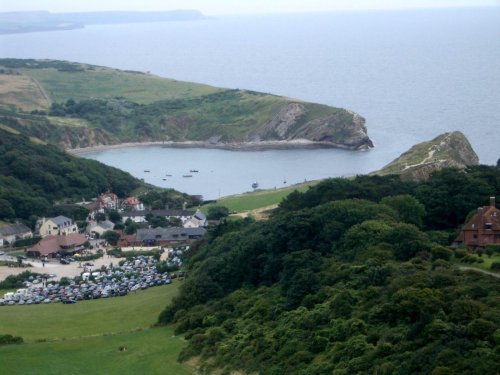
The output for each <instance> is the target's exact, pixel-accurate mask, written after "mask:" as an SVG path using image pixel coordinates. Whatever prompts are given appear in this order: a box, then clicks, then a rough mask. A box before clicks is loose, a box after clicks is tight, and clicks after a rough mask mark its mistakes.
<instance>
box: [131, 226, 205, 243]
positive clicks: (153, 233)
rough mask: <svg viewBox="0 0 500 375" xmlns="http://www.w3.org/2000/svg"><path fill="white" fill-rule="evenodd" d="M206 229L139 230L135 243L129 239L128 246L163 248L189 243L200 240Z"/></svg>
mask: <svg viewBox="0 0 500 375" xmlns="http://www.w3.org/2000/svg"><path fill="white" fill-rule="evenodd" d="M206 232H207V231H206V229H204V228H178V227H171V228H153V229H139V230H138V231H137V234H136V236H135V241H133V242H131V241H130V239H129V243H130V242H131V243H130V244H129V246H142V245H146V246H163V245H169V244H171V243H175V242H191V241H195V240H199V239H200V238H202V237H203V236H204V235H205V233H206Z"/></svg>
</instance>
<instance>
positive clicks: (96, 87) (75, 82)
mask: <svg viewBox="0 0 500 375" xmlns="http://www.w3.org/2000/svg"><path fill="white" fill-rule="evenodd" d="M81 67H82V68H83V69H84V70H82V71H72V72H61V71H59V70H57V69H54V68H43V69H26V68H24V69H19V70H20V71H22V73H24V74H26V75H27V76H29V77H32V78H34V79H36V80H37V81H38V82H39V83H40V85H41V86H42V87H43V89H44V90H45V93H46V94H47V96H48V97H49V98H50V99H51V100H52V101H53V102H65V101H66V100H68V99H74V100H85V99H88V98H112V97H117V96H120V97H124V98H127V99H128V100H130V101H133V102H136V103H140V104H148V103H153V102H155V101H158V100H170V99H185V98H192V97H196V96H200V95H207V94H211V93H214V92H217V91H220V89H217V88H215V87H211V86H208V85H202V84H197V83H189V82H180V81H176V80H173V79H167V78H162V77H158V76H155V75H152V74H146V73H143V72H135V73H134V72H127V71H120V70H117V69H111V68H101V67H95V66H87V65H85V64H81Z"/></svg>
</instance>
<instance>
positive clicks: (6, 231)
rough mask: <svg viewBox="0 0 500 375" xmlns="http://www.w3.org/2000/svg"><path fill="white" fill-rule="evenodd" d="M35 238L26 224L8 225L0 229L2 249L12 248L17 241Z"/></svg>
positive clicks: (0, 245)
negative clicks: (5, 247) (3, 247)
mask: <svg viewBox="0 0 500 375" xmlns="http://www.w3.org/2000/svg"><path fill="white" fill-rule="evenodd" d="M31 237H33V233H32V232H31V229H30V228H28V227H27V226H26V225H24V224H8V225H4V226H3V227H0V247H2V246H12V245H14V242H16V241H17V240H23V239H26V238H31Z"/></svg>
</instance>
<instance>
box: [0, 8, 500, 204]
mask: <svg viewBox="0 0 500 375" xmlns="http://www.w3.org/2000/svg"><path fill="white" fill-rule="evenodd" d="M499 19H500V8H488V9H481V8H477V9H458V10H457V9H455V10H421V11H397V12H396V11H394V12H341V13H328V14H295V15H268V16H244V17H243V16H241V17H221V18H212V19H208V20H204V21H195V22H173V23H156V24H140V25H137V24H136V25H113V26H92V27H87V28H86V29H83V30H72V31H60V32H59V31H58V32H46V33H31V34H19V35H4V36H0V56H2V57H23V58H28V57H33V58H54V59H65V60H71V61H80V62H87V63H93V64H98V65H106V66H113V67H117V68H122V69H133V70H141V71H147V70H149V71H151V72H153V73H155V74H159V75H162V76H165V77H171V78H175V79H179V80H186V81H194V82H202V83H208V84H211V85H215V86H221V87H230V88H247V89H252V90H258V91H264V92H270V93H274V94H280V95H285V96H289V97H296V98H300V99H304V100H308V101H314V102H319V103H324V104H328V105H333V106H339V107H345V108H350V109H352V110H354V111H356V112H358V113H360V114H361V115H363V116H364V117H365V118H366V119H367V123H366V125H367V127H368V133H369V135H370V137H371V138H372V139H373V141H374V143H375V145H376V148H375V149H374V150H372V151H370V152H368V153H355V152H348V151H341V150H307V151H297V150H295V151H269V152H262V153H255V152H241V153H234V152H224V151H217V150H193V149H186V150H168V155H172V154H175V155H176V156H175V158H178V159H177V160H182V161H186V164H183V166H182V168H181V169H186V168H199V169H201V168H202V166H203V170H204V173H208V172H207V171H211V170H213V171H214V172H213V173H212V174H211V175H212V176H216V173H217V172H216V171H217V170H219V169H223V168H224V169H226V170H227V172H228V173H227V178H228V180H222V178H223V177H222V175H217V177H216V178H214V179H210V178H208V177H207V179H206V180H203V183H201V184H200V185H198V187H197V191H196V193H201V194H204V195H205V196H207V197H214V196H217V195H218V192H219V185H222V186H229V185H231V184H232V182H231V181H234V180H236V179H240V178H243V177H237V176H239V171H240V170H243V171H245V172H246V174H247V176H248V178H245V180H244V181H242V182H241V188H236V187H235V189H231V192H235V191H233V190H238V189H242V188H243V187H245V189H244V190H246V187H248V183H249V182H248V181H250V183H251V181H253V180H254V179H259V180H260V181H262V184H261V185H264V181H267V180H266V178H265V177H264V176H268V175H269V176H271V175H275V176H276V178H275V180H272V181H271V180H270V181H269V183H268V184H267V185H266V187H272V186H275V185H277V184H278V183H279V181H278V179H279V180H282V179H283V178H288V179H290V180H291V179H292V177H291V175H292V174H291V173H284V172H285V171H288V170H295V171H296V172H297V173H296V174H295V175H294V180H298V181H300V180H303V179H304V178H313V177H314V176H325V177H326V175H329V176H338V175H345V174H356V173H365V172H368V171H371V170H374V169H377V168H380V167H382V166H383V165H384V164H386V163H388V162H390V161H391V160H392V159H394V158H395V157H397V156H398V155H400V154H401V153H402V152H404V151H405V150H406V149H408V148H409V147H410V146H411V145H413V144H415V143H418V142H422V141H424V140H428V139H430V138H432V137H434V136H436V135H438V134H440V133H443V132H446V131H452V130H461V131H462V132H463V133H465V135H466V136H467V137H468V138H469V139H470V141H471V143H472V145H473V147H474V149H475V150H476V152H477V153H478V154H479V157H480V160H481V162H482V163H485V164H494V163H496V160H497V159H498V158H500V147H499V144H500V135H499V127H500V126H499V125H500V111H499V110H500V22H498V20H499ZM117 153H118V154H121V157H119V156H116V154H117ZM132 153H133V150H131V149H127V150H123V151H115V150H113V151H108V152H105V153H100V154H91V155H89V156H90V157H94V158H98V159H99V160H101V161H104V162H106V163H110V164H112V165H115V166H118V167H120V168H123V169H126V170H130V171H131V172H133V173H138V174H137V176H139V177H143V176H141V174H140V171H141V170H143V169H142V168H143V162H144V164H148V163H149V166H148V168H149V169H151V170H152V169H153V168H156V165H158V168H159V169H158V171H157V172H155V173H156V174H157V175H158V178H160V176H161V175H162V173H163V171H165V170H168V168H164V164H166V163H168V162H167V161H166V160H169V159H164V157H165V158H167V157H171V156H165V155H167V150H164V149H160V148H152V149H151V150H150V151H148V154H147V155H148V156H147V158H146V157H145V155H146V154H145V150H144V149H142V148H141V149H140V150H138V151H137V153H136V154H132ZM151 153H153V154H151ZM219 154H220V155H221V156H218V155H219ZM131 157H134V159H133V160H135V162H136V163H138V165H137V168H136V167H134V169H133V168H132V166H131V165H130V160H131V159H130V158H131ZM260 158H263V159H260ZM217 160H219V161H220V162H226V163H232V161H233V160H238V163H235V164H234V168H235V169H231V170H230V169H229V168H233V167H231V166H230V164H217V165H223V166H224V167H217V166H210V165H208V164H207V165H206V166H205V165H204V164H203V165H202V164H201V161H204V162H207V163H208V161H213V162H214V163H215V162H216V161H217ZM152 161H155V162H152ZM298 161H300V163H298ZM139 164H140V166H139ZM205 167H206V169H205ZM144 169H146V167H144ZM136 170H137V171H138V172H135V171H136ZM151 173H153V172H151ZM201 175H202V173H201V171H200V176H199V178H198V177H197V178H196V179H193V180H192V183H195V182H197V181H198V182H201V181H202V180H201V178H202V177H201ZM287 175H288V176H287ZM207 176H208V175H207ZM150 178H152V177H150ZM151 182H153V181H151ZM162 183H163V180H161V179H160V182H159V184H160V185H162ZM281 184H282V181H281ZM220 189H221V194H223V195H226V194H227V193H228V192H226V191H225V189H224V188H222V187H221V188H220ZM184 190H186V191H187V190H188V189H187V188H185V189H184ZM244 190H239V191H244ZM193 193H194V191H193Z"/></svg>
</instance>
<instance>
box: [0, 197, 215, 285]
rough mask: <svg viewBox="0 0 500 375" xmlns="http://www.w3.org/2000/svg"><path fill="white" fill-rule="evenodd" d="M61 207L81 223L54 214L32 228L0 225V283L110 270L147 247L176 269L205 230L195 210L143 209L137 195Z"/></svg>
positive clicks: (199, 212) (14, 224) (38, 221)
mask: <svg viewBox="0 0 500 375" xmlns="http://www.w3.org/2000/svg"><path fill="white" fill-rule="evenodd" d="M62 209H63V210H64V211H65V212H69V213H71V212H73V213H74V212H76V211H78V212H80V215H81V213H82V212H83V213H84V214H85V220H75V219H74V218H71V217H68V216H71V215H68V216H64V215H58V216H55V217H48V218H46V217H42V218H39V219H38V220H37V221H36V226H35V230H31V229H30V228H29V227H28V226H26V225H25V224H23V223H19V222H17V223H13V224H7V225H3V226H1V227H0V249H1V251H0V264H1V265H3V267H0V281H1V280H4V279H5V278H7V277H8V276H10V275H17V274H20V273H22V272H24V271H26V270H29V271H30V272H33V273H38V274H42V275H48V276H47V279H49V278H50V279H54V280H58V279H61V278H74V277H77V276H80V275H85V274H86V273H88V274H92V272H96V270H100V269H103V270H104V269H107V268H109V267H111V269H112V268H113V264H114V265H115V267H116V266H117V265H118V262H120V261H121V262H122V263H123V261H124V260H125V259H127V257H124V256H123V254H124V253H125V254H127V255H130V254H132V253H133V254H138V253H139V252H140V253H143V254H147V255H151V251H152V250H153V249H156V250H157V251H158V252H159V256H158V259H157V261H165V262H167V261H170V262H174V264H176V265H179V264H180V260H179V259H178V257H176V250H178V249H186V248H188V249H189V244H190V243H191V242H193V241H195V240H198V239H200V238H202V237H203V236H204V235H205V233H206V227H207V226H208V221H207V218H206V216H205V215H204V214H203V213H202V212H201V211H200V210H186V207H185V204H184V205H183V208H182V209H168V208H167V209H162V210H148V209H145V207H144V204H143V203H141V202H140V200H139V199H138V198H137V197H128V198H126V199H122V200H120V199H119V198H118V196H117V195H116V194H114V193H105V194H101V195H99V196H98V197H97V198H96V199H94V200H92V201H90V202H85V201H82V202H79V203H75V204H65V205H62ZM75 210H76V211H75ZM73 216H74V215H73ZM152 224H153V225H152ZM181 251H182V250H181ZM122 252H123V253H122ZM128 258H130V257H128ZM35 280H36V278H35Z"/></svg>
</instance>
